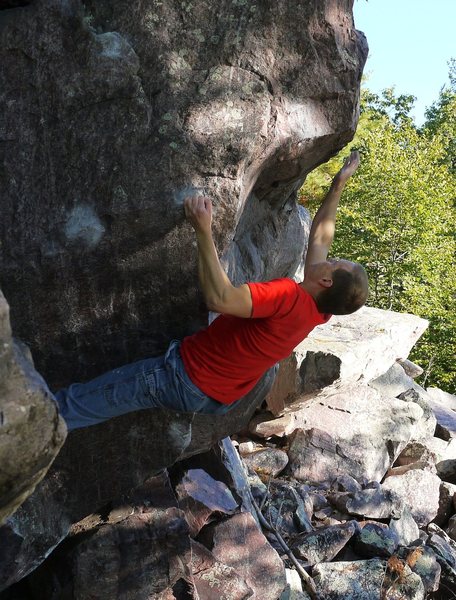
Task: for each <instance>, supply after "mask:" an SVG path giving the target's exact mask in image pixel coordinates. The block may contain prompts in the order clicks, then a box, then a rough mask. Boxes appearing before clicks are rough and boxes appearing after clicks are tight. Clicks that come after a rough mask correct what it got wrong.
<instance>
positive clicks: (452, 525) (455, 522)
mask: <svg viewBox="0 0 456 600" xmlns="http://www.w3.org/2000/svg"><path fill="white" fill-rule="evenodd" d="M446 531H447V534H448V537H450V538H451V539H452V540H454V541H455V542H456V515H453V516H452V517H451V518H450V520H449V521H448V525H447V530H446Z"/></svg>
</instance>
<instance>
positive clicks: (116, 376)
mask: <svg viewBox="0 0 456 600" xmlns="http://www.w3.org/2000/svg"><path fill="white" fill-rule="evenodd" d="M358 164H359V154H358V152H352V153H351V155H350V157H349V158H348V159H347V160H346V161H345V163H344V166H343V167H342V169H341V170H340V171H339V172H338V173H337V175H336V176H335V177H334V180H333V182H332V185H331V188H330V190H329V192H328V194H327V195H326V197H325V199H324V200H323V202H322V204H321V206H320V208H319V209H318V211H317V214H316V215H315V217H314V220H313V223H312V227H311V230H310V234H309V244H308V250H307V256H306V262H305V276H304V281H303V282H302V283H300V284H297V283H296V282H294V281H293V280H292V279H288V278H282V279H276V280H273V281H269V282H265V283H245V284H243V285H240V286H238V287H235V286H233V285H232V283H231V281H230V280H229V278H228V277H227V275H226V273H225V272H224V270H223V268H222V266H221V264H220V261H219V258H218V255H217V251H216V248H215V244H214V241H213V238H212V204H211V200H210V199H209V198H207V197H202V196H193V197H188V198H186V199H185V202H184V209H185V214H186V217H187V219H188V220H189V221H190V223H191V224H192V226H193V228H194V230H195V234H196V239H197V245H198V275H199V281H200V286H201V289H202V292H203V295H204V298H205V300H206V304H207V307H208V308H209V309H210V310H212V311H215V312H218V313H220V316H219V317H217V318H216V319H215V320H214V321H213V322H212V323H211V325H209V327H207V328H205V329H203V330H201V331H199V332H197V333H196V334H194V335H192V336H188V337H186V338H184V340H183V341H182V342H181V343H180V342H177V341H172V342H171V344H170V346H169V348H168V350H167V352H166V354H164V355H163V356H159V357H155V358H149V359H145V360H141V361H138V362H135V363H133V364H130V365H126V366H124V367H121V368H119V369H115V370H113V371H110V372H109V373H106V374H104V375H101V376H100V377H97V378H96V379H94V380H92V381H89V382H88V383H83V384H80V383H76V384H73V385H70V386H69V387H68V388H66V389H64V390H60V391H59V392H58V393H57V394H56V399H57V403H58V405H59V409H60V412H61V414H62V416H63V418H64V419H65V421H66V423H67V426H68V429H69V430H72V429H77V428H79V427H86V426H89V425H95V424H97V423H100V422H102V421H105V420H107V419H110V418H112V417H115V416H118V415H121V414H125V413H128V412H131V411H135V410H141V409H146V408H166V409H171V410H176V411H180V412H203V413H213V414H215V413H217V414H221V413H222V414H223V413H225V412H227V410H229V409H230V407H232V406H233V403H234V402H236V401H237V400H238V399H239V398H241V397H242V396H244V395H245V394H247V392H249V391H250V390H251V389H252V388H253V387H254V386H255V384H256V383H257V381H258V380H259V379H260V377H261V376H262V375H263V373H265V372H266V371H267V370H268V369H269V368H270V367H272V366H273V365H274V364H275V363H277V362H278V361H279V360H281V359H283V358H285V357H287V356H288V355H289V354H290V353H291V351H292V350H293V348H294V347H295V346H296V345H297V344H298V343H299V342H301V341H302V340H303V339H304V338H306V337H307V336H308V334H309V333H310V332H311V331H312V329H313V328H314V327H316V326H317V325H320V324H323V323H326V322H327V321H328V319H329V318H330V316H331V314H350V313H352V312H354V311H355V310H357V309H358V308H360V307H361V306H362V305H363V304H364V303H365V301H366V298H367V293H368V285H367V276H366V273H365V271H364V269H363V267H362V266H361V265H359V264H358V263H353V262H350V261H348V260H336V259H332V260H327V256H328V251H329V248H330V246H331V244H332V241H333V238H334V231H335V221H336V212H337V207H338V205H339V200H340V197H341V194H342V190H343V189H344V186H345V184H346V182H347V180H348V179H349V178H350V177H351V176H352V175H353V173H354V172H355V171H356V169H357V167H358Z"/></svg>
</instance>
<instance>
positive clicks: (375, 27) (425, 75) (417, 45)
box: [353, 0, 456, 125]
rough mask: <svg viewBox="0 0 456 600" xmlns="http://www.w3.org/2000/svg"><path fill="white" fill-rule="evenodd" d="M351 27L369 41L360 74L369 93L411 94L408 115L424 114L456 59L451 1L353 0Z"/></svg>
mask: <svg viewBox="0 0 456 600" xmlns="http://www.w3.org/2000/svg"><path fill="white" fill-rule="evenodd" d="M353 13H354V17H355V26H356V29H359V30H361V31H363V32H364V33H365V35H366V37H367V41H368V43H369V57H368V59H367V63H366V66H365V67H364V74H365V75H367V76H368V79H367V81H366V86H367V87H368V88H369V89H370V90H371V91H373V92H377V93H378V92H380V91H381V90H383V89H385V88H388V87H392V86H394V87H395V89H396V94H397V95H399V94H412V95H413V96H416V98H417V100H416V102H415V108H414V110H413V111H412V116H413V117H414V118H415V121H416V123H417V125H421V124H422V123H423V120H424V111H425V109H426V107H427V106H430V105H431V104H432V103H433V102H434V101H435V100H437V98H438V95H439V91H440V88H441V87H442V86H443V85H445V84H448V83H449V80H448V64H447V63H448V61H449V60H450V58H452V57H454V58H456V0H434V1H433V2H431V1H430V0H355V3H354V6H353Z"/></svg>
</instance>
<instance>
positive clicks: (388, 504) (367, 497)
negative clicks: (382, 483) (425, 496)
mask: <svg viewBox="0 0 456 600" xmlns="http://www.w3.org/2000/svg"><path fill="white" fill-rule="evenodd" d="M329 500H330V502H331V503H332V504H333V505H334V506H336V507H337V508H338V509H339V510H342V511H343V512H346V513H347V514H349V515H355V516H358V517H366V518H368V519H388V518H390V517H394V516H398V515H400V514H401V512H402V507H403V504H402V501H401V500H400V498H399V497H398V496H397V495H396V494H395V493H394V492H391V491H390V490H387V489H383V487H379V488H372V489H364V490H361V491H359V492H355V493H350V492H348V493H333V494H330V495H329Z"/></svg>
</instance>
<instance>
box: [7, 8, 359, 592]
mask: <svg viewBox="0 0 456 600" xmlns="http://www.w3.org/2000/svg"><path fill="white" fill-rule="evenodd" d="M13 4H16V3H13ZM17 4H20V5H21V6H18V7H17V8H14V9H12V10H3V11H0V58H1V64H2V69H1V72H0V89H1V90H2V94H3V96H2V97H3V98H7V99H8V101H7V102H3V104H2V110H1V111H0V113H1V115H2V118H1V121H2V124H1V127H0V142H1V144H0V155H1V161H2V169H0V187H1V189H2V219H1V222H0V226H1V242H2V244H1V249H2V251H1V253H0V279H1V281H2V283H3V284H4V291H5V294H6V296H7V297H8V299H9V301H10V304H11V307H12V323H13V328H14V331H15V334H16V335H18V336H19V337H21V338H23V339H24V340H27V342H28V343H29V344H30V347H31V350H32V352H33V356H34V358H35V361H36V365H37V369H38V370H39V371H40V373H42V374H43V376H44V378H45V379H46V381H47V382H48V384H49V386H50V389H51V390H53V391H55V390H56V389H58V388H59V387H61V386H65V385H67V384H69V383H71V382H73V381H86V380H88V379H90V378H92V377H94V376H96V375H98V374H100V373H102V372H105V371H106V370H108V369H110V368H114V367H117V366H119V365H122V364H126V363H128V362H132V361H134V360H136V359H141V358H145V357H147V356H153V355H156V354H159V353H161V352H162V351H163V350H164V349H165V348H166V347H167V345H168V343H169V341H170V340H171V339H174V338H176V339H181V338H182V337H184V336H185V335H188V334H191V333H193V332H195V331H196V330H198V329H199V328H201V327H202V326H205V325H206V324H207V320H208V313H207V310H206V309H205V308H204V307H203V305H202V303H201V296H200V293H199V291H198V281H197V259H196V252H195V247H194V244H195V237H194V233H193V231H192V229H191V227H190V226H189V224H188V223H187V222H186V221H185V218H184V212H183V208H182V203H183V199H184V197H185V196H186V195H188V194H195V193H206V194H208V195H209V196H211V198H212V199H213V204H214V237H215V242H216V246H217V249H218V251H219V253H220V255H221V258H222V262H223V265H224V266H225V267H226V269H227V271H228V273H229V275H230V277H231V278H232V279H233V281H234V282H235V283H240V282H243V281H245V280H246V279H255V280H261V279H270V278H273V277H279V276H293V274H294V273H295V271H296V269H297V268H298V267H299V265H300V264H301V262H302V258H303V253H304V251H305V247H306V239H307V235H308V230H309V225H310V219H309V215H308V214H307V212H306V211H305V209H303V208H302V207H300V206H298V204H297V202H296V192H297V190H298V189H299V188H300V186H301V184H302V182H303V181H304V179H305V177H306V175H307V174H308V173H309V172H310V171H311V170H312V169H314V168H315V167H316V166H317V165H319V164H321V163H322V162H324V161H326V160H327V159H328V158H329V157H330V156H332V155H334V153H335V152H337V151H338V150H339V149H341V148H342V147H343V146H344V145H345V144H346V143H348V142H349V141H350V140H351V139H352V137H353V135H354V131H355V129H356V124H357V120H358V100H359V86H360V80H361V74H362V68H363V65H364V62H365V59H366V57H367V44H366V41H365V38H364V35H363V34H361V33H359V32H357V31H356V30H355V28H354V23H353V17H352V12H351V11H352V6H351V4H350V3H348V4H343V5H342V4H337V5H335V4H334V2H332V1H331V0H324V2H323V3H322V2H321V1H320V0H318V1H317V0H312V1H311V2H308V3H306V5H305V7H303V6H302V3H301V2H297V1H293V2H289V3H286V4H281V3H272V4H271V3H264V2H260V3H259V4H256V5H255V6H250V4H248V3H244V2H228V3H227V4H225V5H223V7H222V6H219V5H216V4H213V3H193V4H188V3H187V4H186V5H185V6H184V5H181V4H179V5H176V4H175V3H174V2H171V1H169V0H164V2H161V3H157V4H153V5H151V4H150V3H146V4H141V5H138V7H137V9H135V10H133V11H132V10H131V3H130V2H129V1H128V0H119V1H118V2H115V3H113V4H110V3H100V2H96V1H95V0H86V1H85V2H82V1H81V0H68V1H65V2H62V1H61V0H42V1H40V2H21V3H17ZM37 107H39V109H38V112H37ZM37 149H38V151H37ZM38 159H39V160H38ZM297 240H298V241H297ZM18 273H20V275H21V276H20V277H18V276H17V274H18ZM256 392H258V389H257V391H256ZM254 396H255V401H253V397H252V396H250V398H249V400H248V402H252V401H253V404H255V403H256V402H257V400H258V403H261V402H262V400H263V398H260V396H261V394H259V395H258V394H257V395H255V393H254ZM253 404H252V412H253V410H254V408H255V406H253ZM43 405H44V406H45V407H47V408H45V409H44V410H43V411H42V412H41V413H40V412H38V416H39V421H40V422H39V424H38V428H37V429H35V426H34V424H33V419H30V422H29V423H27V425H26V426H24V427H23V428H21V432H20V434H19V435H18V436H17V443H16V445H15V449H14V450H13V452H12V453H11V460H12V461H13V462H15V464H16V465H17V464H21V457H22V455H21V453H20V451H19V450H17V448H19V449H20V448H21V444H22V445H23V447H24V449H27V447H28V446H30V444H37V443H39V444H44V445H46V444H48V442H47V441H46V440H49V439H50V436H51V437H52V431H55V432H57V429H58V427H60V426H58V425H57V424H58V418H57V414H56V412H55V407H53V405H52V404H51V403H48V402H47V401H46V402H44V403H43ZM249 409H250V407H249ZM241 412H242V410H241ZM247 412H248V411H247ZM252 412H250V413H249V414H248V419H249V418H250V417H251V415H252ZM40 415H41V416H40ZM246 415H247V413H245V414H244V416H246ZM49 424H51V425H50V426H49ZM245 425H246V421H245V419H244V417H243V416H241V415H240V413H237V412H233V413H230V415H229V416H227V417H223V419H221V420H218V419H217V418H213V417H208V418H203V417H202V418H201V419H200V418H199V416H198V417H195V418H194V417H193V415H180V416H175V415H170V414H167V413H163V414H160V416H158V415H157V413H153V411H143V412H142V413H140V414H132V415H127V416H124V417H120V418H118V419H113V420H112V421H111V422H109V423H105V424H103V425H100V426H95V427H92V428H89V429H88V430H84V431H75V432H72V433H71V434H70V435H69V436H68V439H67V442H66V444H65V445H64V447H63V451H62V453H61V455H59V457H58V463H57V464H54V465H53V468H52V472H49V473H48V475H47V477H45V479H43V481H42V482H41V483H40V484H39V485H38V487H37V488H36V490H35V492H34V494H32V496H30V498H29V499H28V500H27V501H26V503H24V504H23V505H22V507H21V508H20V509H19V511H20V512H19V511H18V512H16V514H15V515H13V517H12V520H11V521H9V522H8V523H7V524H6V525H5V528H4V529H2V530H1V532H0V535H1V543H0V547H1V552H2V554H3V557H4V559H5V560H3V561H2V564H1V568H0V588H1V587H4V586H6V585H9V584H10V583H12V582H13V581H15V580H16V579H17V578H18V577H22V576H23V575H24V574H26V573H27V572H29V571H30V570H31V569H33V568H34V567H36V566H37V565H38V564H39V563H40V561H41V560H43V557H44V556H46V555H48V554H49V552H50V551H51V550H52V549H53V548H54V547H55V546H56V544H58V543H59V542H60V541H61V540H62V539H63V538H64V537H65V535H66V533H67V531H68V530H69V528H70V527H71V525H72V524H74V523H75V522H78V521H79V520H80V519H81V518H83V517H85V516H86V515H88V514H91V513H92V512H93V511H95V510H97V509H99V508H100V507H101V506H103V505H104V504H106V503H107V502H110V501H111V500H112V499H113V498H115V497H117V496H119V495H122V494H123V493H124V491H125V490H126V489H131V488H132V487H135V486H137V485H139V484H141V483H142V482H143V481H144V480H145V479H146V478H148V477H150V476H151V475H152V474H153V473H154V472H156V471H157V470H159V469H161V468H163V467H164V466H168V465H170V464H172V463H174V462H175V461H176V460H179V459H180V458H182V457H185V456H189V455H192V454H194V453H198V452H201V451H202V450H205V449H207V448H208V447H210V446H211V445H212V444H213V443H214V442H215V441H216V440H217V439H219V438H220V437H224V436H226V435H228V434H230V433H234V431H239V430H240V429H242V428H243V427H245ZM3 431H4V430H3V429H2V432H1V433H3ZM62 435H63V433H62V432H61V430H59V433H56V434H55V441H53V442H51V443H50V444H48V446H49V453H48V454H47V455H46V453H45V451H44V450H43V451H41V450H40V453H38V454H36V455H35V456H36V457H37V460H36V462H35V466H32V467H31V470H30V475H26V480H24V482H23V483H20V485H19V488H18V492H17V494H16V496H17V497H18V498H19V497H20V498H19V501H22V500H23V499H24V497H25V496H26V495H27V493H28V491H27V490H31V489H33V487H34V486H35V485H36V483H37V481H38V480H39V477H40V476H41V475H40V474H39V473H40V471H42V472H44V470H45V469H46V468H47V466H48V465H49V463H50V462H51V460H52V456H54V455H55V452H56V451H57V449H58V446H59V445H60V443H61V438H62ZM37 440H38V441H37ZM4 443H5V441H2V442H0V444H4ZM0 447H1V446H0ZM26 451H27V450H26ZM29 455H30V456H31V454H30V453H29ZM33 460H35V459H33ZM32 462H33V461H32ZM24 464H27V461H25V463H24ZM22 470H23V471H24V473H25V472H26V470H25V469H24V465H23V464H22ZM23 491H24V494H23V495H22V496H21V494H22V492H23ZM8 502H9V500H8ZM13 504H14V506H17V503H16V502H15V501H14V502H13ZM13 508H14V507H13ZM8 511H9V509H8Z"/></svg>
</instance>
